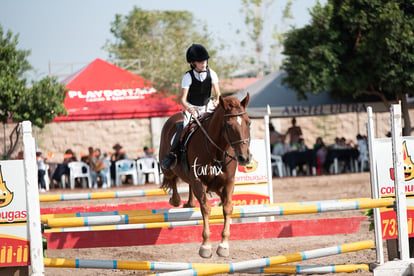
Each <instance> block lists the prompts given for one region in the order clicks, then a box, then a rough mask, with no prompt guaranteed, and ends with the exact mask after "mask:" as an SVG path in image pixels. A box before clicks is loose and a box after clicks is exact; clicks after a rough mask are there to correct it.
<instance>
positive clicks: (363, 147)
mask: <svg viewBox="0 0 414 276" xmlns="http://www.w3.org/2000/svg"><path fill="white" fill-rule="evenodd" d="M356 139H357V145H356V146H357V150H358V151H359V154H358V164H359V165H360V166H361V167H362V166H364V165H365V164H363V162H368V160H369V157H368V144H367V141H366V140H365V139H364V137H363V136H362V135H361V134H358V135H357V136H356ZM367 167H368V166H367Z"/></svg>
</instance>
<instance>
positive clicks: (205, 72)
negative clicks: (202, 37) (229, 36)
mask: <svg viewBox="0 0 414 276" xmlns="http://www.w3.org/2000/svg"><path fill="white" fill-rule="evenodd" d="M186 57H187V62H188V63H189V64H190V66H191V70H189V71H187V72H186V73H185V75H184V77H183V79H182V81H181V88H182V95H181V98H180V101H181V105H182V106H183V107H184V109H185V113H184V122H183V124H177V132H176V134H175V136H174V140H173V142H172V145H171V148H170V153H169V154H168V155H167V156H166V158H165V159H164V160H163V161H162V164H161V165H162V167H163V168H164V169H166V170H168V169H173V168H174V167H175V165H176V164H177V160H176V159H177V154H176V152H177V150H178V148H179V144H180V137H181V132H182V130H183V129H184V128H185V126H186V125H187V124H188V123H189V122H190V120H191V119H192V117H193V116H197V117H198V116H200V115H202V114H204V113H206V112H212V111H213V110H214V108H215V107H216V106H217V105H218V103H219V97H220V88H219V79H218V77H217V74H216V72H215V71H214V70H212V69H211V68H209V67H208V59H209V58H210V55H209V54H208V52H207V50H206V49H205V48H204V46H203V45H201V44H193V45H191V46H190V48H188V50H187V54H186ZM212 88H213V89H214V93H215V98H214V99H210V97H211V90H212Z"/></svg>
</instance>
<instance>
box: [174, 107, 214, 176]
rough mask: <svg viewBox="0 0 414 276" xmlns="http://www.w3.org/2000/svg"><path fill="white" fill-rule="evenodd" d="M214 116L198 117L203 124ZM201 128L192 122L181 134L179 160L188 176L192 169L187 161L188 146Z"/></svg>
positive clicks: (210, 114) (206, 114)
mask: <svg viewBox="0 0 414 276" xmlns="http://www.w3.org/2000/svg"><path fill="white" fill-rule="evenodd" d="M212 114H213V113H204V114H203V115H201V116H199V117H198V121H199V122H200V123H202V122H204V121H206V120H208V119H209V118H211V116H212ZM180 123H181V124H182V123H183V122H180ZM199 128H200V126H199V125H198V124H197V122H196V121H195V120H191V121H190V122H189V123H188V124H187V126H186V127H185V128H184V129H183V130H182V132H181V137H180V145H179V150H178V153H177V158H179V159H180V160H181V164H182V166H181V170H183V171H184V172H185V174H186V175H187V176H189V175H190V172H189V168H190V167H189V164H188V159H187V154H186V152H187V146H188V142H189V141H190V138H191V136H192V135H193V134H194V133H195V131H196V130H197V129H199Z"/></svg>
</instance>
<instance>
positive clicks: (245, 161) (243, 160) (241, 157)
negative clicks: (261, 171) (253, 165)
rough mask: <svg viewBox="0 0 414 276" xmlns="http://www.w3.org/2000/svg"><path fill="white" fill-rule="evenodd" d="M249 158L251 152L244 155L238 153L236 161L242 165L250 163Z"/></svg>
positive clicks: (250, 157)
mask: <svg viewBox="0 0 414 276" xmlns="http://www.w3.org/2000/svg"><path fill="white" fill-rule="evenodd" d="M251 160H252V155H251V154H249V155H247V156H246V155H244V154H239V155H238V156H237V162H238V163H239V165H242V166H244V165H247V164H250V162H251Z"/></svg>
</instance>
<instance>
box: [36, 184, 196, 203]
mask: <svg viewBox="0 0 414 276" xmlns="http://www.w3.org/2000/svg"><path fill="white" fill-rule="evenodd" d="M178 192H179V193H186V192H188V187H178ZM168 194H171V193H170V192H166V191H164V190H163V189H153V190H145V189H142V190H130V191H118V192H117V191H113V192H92V193H68V194H50V195H44V194H43V195H40V196H39V200H40V202H55V201H68V200H90V199H111V198H123V197H146V196H163V195H168Z"/></svg>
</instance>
